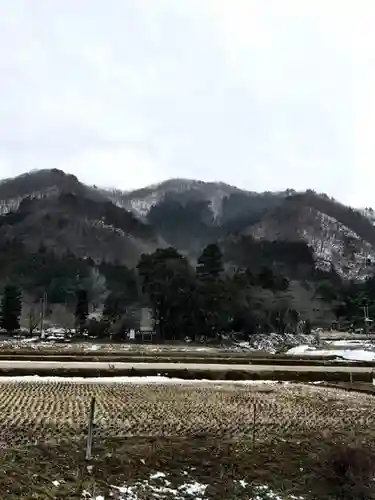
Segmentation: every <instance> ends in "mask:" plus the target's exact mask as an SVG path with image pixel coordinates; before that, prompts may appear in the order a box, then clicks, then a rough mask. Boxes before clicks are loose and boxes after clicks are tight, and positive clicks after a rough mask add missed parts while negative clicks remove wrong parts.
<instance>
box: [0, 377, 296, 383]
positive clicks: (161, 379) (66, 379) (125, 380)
mask: <svg viewBox="0 0 375 500" xmlns="http://www.w3.org/2000/svg"><path fill="white" fill-rule="evenodd" d="M2 382H3V383H9V382H46V383H50V382H69V383H72V382H75V383H78V384H93V383H94V384H139V385H141V384H183V385H189V384H212V385H216V386H217V385H225V384H227V385H234V384H235V385H262V384H263V385H264V384H277V383H279V382H278V381H277V380H205V379H191V380H187V379H182V378H169V377H162V376H150V377H43V376H42V377H40V376H39V375H24V376H9V377H1V376H0V383H2ZM283 384H288V382H283Z"/></svg>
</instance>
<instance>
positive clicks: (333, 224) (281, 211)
mask: <svg viewBox="0 0 375 500" xmlns="http://www.w3.org/2000/svg"><path fill="white" fill-rule="evenodd" d="M244 234H246V235H249V236H251V237H253V238H254V239H255V240H265V241H278V242H305V243H306V244H307V245H308V246H309V248H310V249H311V250H312V251H313V255H314V258H315V265H316V267H317V268H318V269H321V270H322V271H327V272H329V271H331V270H332V269H334V270H335V271H336V272H337V273H338V274H339V275H340V276H341V277H342V278H344V279H351V280H358V279H363V278H366V277H367V276H369V275H371V274H372V273H373V272H374V270H375V268H374V265H375V227H374V225H373V223H372V222H371V220H370V219H369V218H368V217H367V216H364V215H363V214H362V213H361V212H360V211H357V210H353V209H352V208H350V207H346V206H344V205H342V204H340V203H338V202H337V201H336V200H333V199H330V198H328V197H327V196H323V195H317V194H316V193H314V192H312V191H308V192H306V193H303V194H298V195H292V196H290V197H287V198H286V199H285V200H284V201H283V203H282V204H280V205H279V206H278V207H277V209H271V210H269V211H268V212H267V213H266V214H265V215H264V216H263V217H262V219H261V220H260V221H259V222H257V223H255V224H253V225H250V226H249V227H248V228H247V229H246V230H245V231H244Z"/></svg>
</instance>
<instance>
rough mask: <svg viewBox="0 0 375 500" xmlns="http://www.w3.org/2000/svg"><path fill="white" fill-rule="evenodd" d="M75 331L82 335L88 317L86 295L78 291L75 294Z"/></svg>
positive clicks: (81, 290) (85, 292) (84, 291)
mask: <svg viewBox="0 0 375 500" xmlns="http://www.w3.org/2000/svg"><path fill="white" fill-rule="evenodd" d="M76 300H77V302H76V311H75V318H76V330H79V333H80V334H82V333H83V331H84V329H85V326H86V321H87V316H88V315H89V302H88V294H87V291H86V290H83V289H80V290H78V291H77V294H76Z"/></svg>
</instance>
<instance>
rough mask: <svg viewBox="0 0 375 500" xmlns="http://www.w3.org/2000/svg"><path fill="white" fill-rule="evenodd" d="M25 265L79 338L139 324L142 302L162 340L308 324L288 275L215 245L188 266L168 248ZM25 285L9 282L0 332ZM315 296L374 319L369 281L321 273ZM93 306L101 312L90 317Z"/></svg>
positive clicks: (38, 256) (41, 258)
mask: <svg viewBox="0 0 375 500" xmlns="http://www.w3.org/2000/svg"><path fill="white" fill-rule="evenodd" d="M12 248H13V249H14V246H13V247H12ZM18 251H20V249H18ZM283 251H284V250H283ZM9 255H14V254H11V252H10V253H9ZM16 265H17V266H24V265H25V263H24V262H23V263H19V261H17V262H16ZM28 265H29V269H28V271H29V276H30V275H32V276H33V280H34V292H36V295H35V299H36V301H38V300H39V298H40V297H41V296H42V295H41V294H42V292H43V293H47V297H48V303H49V304H53V303H61V302H62V303H64V304H65V306H66V307H67V308H69V309H70V310H71V311H73V313H74V318H75V331H76V333H77V334H78V335H80V334H83V333H85V332H88V333H89V334H92V335H94V336H118V337H121V336H122V335H123V334H124V332H126V331H128V330H129V329H132V328H134V329H136V328H137V327H138V326H139V316H140V309H141V308H143V307H145V308H148V309H149V310H151V311H152V316H153V319H154V324H155V330H156V333H157V334H158V337H159V338H160V340H162V341H163V340H178V339H183V338H185V337H186V336H188V337H190V338H192V339H195V338H196V337H197V336H198V335H200V336H204V337H206V338H211V339H212V338H217V337H220V336H221V335H222V334H226V333H229V332H241V333H243V334H244V335H252V334H254V333H257V332H262V333H267V332H278V333H284V332H296V331H300V330H299V326H300V325H301V320H304V325H305V329H306V331H308V330H309V329H310V318H309V317H306V316H303V315H302V314H301V312H300V311H299V310H298V308H297V307H296V305H295V301H294V300H293V296H292V294H291V291H290V282H289V279H288V278H287V277H286V276H285V275H283V274H282V273H281V272H280V270H278V269H275V268H273V267H272V266H267V265H263V266H261V267H260V268H259V267H258V268H256V270H254V269H251V268H250V267H241V268H237V267H236V268H228V266H226V265H225V263H224V259H223V255H222V251H221V249H220V247H219V245H217V244H208V245H207V246H206V247H205V248H204V249H203V251H202V252H201V254H200V256H199V258H198V259H197V262H196V265H195V266H193V265H192V264H191V263H190V262H189V261H188V259H187V258H186V257H185V256H183V255H182V254H181V253H180V252H178V250H177V249H176V248H174V247H169V248H163V249H158V250H156V251H155V252H153V253H151V254H143V255H142V256H141V258H140V260H139V262H138V265H137V267H136V269H129V268H127V267H126V266H124V265H121V264H120V263H108V262H102V263H99V264H97V263H95V262H94V261H92V260H90V259H86V260H85V261H82V260H80V259H77V258H76V257H74V256H73V255H71V254H67V255H65V256H64V257H58V256H56V255H55V254H53V252H50V251H49V250H47V249H40V250H39V251H38V252H37V253H35V254H32V258H31V260H30V259H29V261H28ZM333 278H334V277H333ZM35 281H36V285H37V286H35ZM22 283H23V285H24V286H22ZM28 287H30V278H28V279H25V280H24V281H23V282H22V280H21V281H20V282H19V283H17V282H13V281H12V280H8V284H6V286H5V288H4V292H3V295H2V301H1V304H0V327H1V328H2V329H5V330H7V331H8V332H14V331H17V330H19V328H20V316H21V310H22V302H23V301H22V294H23V293H27V292H28V291H29V289H28ZM316 293H317V294H318V295H319V297H320V298H321V300H324V301H326V302H327V303H329V304H330V306H331V307H332V311H334V313H335V315H336V318H337V319H338V320H340V319H344V320H353V318H356V317H359V316H361V314H362V309H363V306H367V307H368V309H369V312H370V315H373V316H375V278H371V279H369V280H367V281H365V282H364V283H346V284H343V283H342V282H341V281H340V280H339V279H337V276H336V278H335V279H328V278H327V277H325V278H324V279H322V280H320V281H319V282H317V284H316ZM92 310H94V311H95V310H100V311H101V314H100V315H96V316H97V317H96V319H92V318H91V319H89V312H90V311H92Z"/></svg>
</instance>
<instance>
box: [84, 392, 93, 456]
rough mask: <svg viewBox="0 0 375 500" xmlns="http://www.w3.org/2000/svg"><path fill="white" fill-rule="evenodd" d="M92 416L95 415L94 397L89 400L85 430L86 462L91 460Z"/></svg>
mask: <svg viewBox="0 0 375 500" xmlns="http://www.w3.org/2000/svg"><path fill="white" fill-rule="evenodd" d="M94 415H95V397H93V398H92V399H91V405H90V413H89V421H88V430H87V446H86V460H91V450H92V431H93V427H94Z"/></svg>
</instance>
